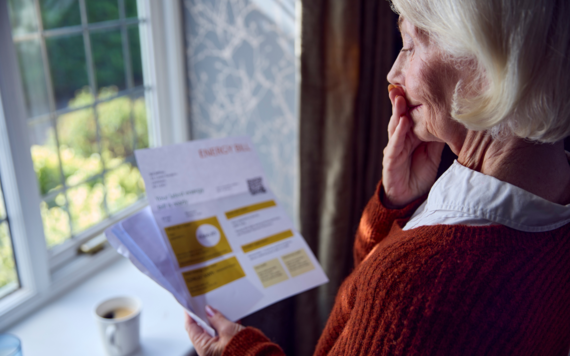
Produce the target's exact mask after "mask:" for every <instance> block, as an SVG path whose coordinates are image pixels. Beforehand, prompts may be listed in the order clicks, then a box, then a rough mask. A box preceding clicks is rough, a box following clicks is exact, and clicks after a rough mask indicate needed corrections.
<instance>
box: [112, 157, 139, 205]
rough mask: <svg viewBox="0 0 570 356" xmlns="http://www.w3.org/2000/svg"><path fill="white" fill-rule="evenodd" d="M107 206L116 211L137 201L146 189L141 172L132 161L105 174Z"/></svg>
mask: <svg viewBox="0 0 570 356" xmlns="http://www.w3.org/2000/svg"><path fill="white" fill-rule="evenodd" d="M105 186H106V187H107V206H108V207H109V212H110V213H115V212H117V211H120V210H121V209H124V208H126V207H127V206H129V205H131V204H132V203H134V202H136V201H137V200H138V199H139V198H140V197H141V196H142V195H143V191H144V186H143V184H142V177H141V174H140V172H139V170H138V168H137V167H136V166H134V165H133V164H132V163H125V164H122V165H120V166H119V167H118V168H116V169H113V170H112V171H110V172H108V173H107V175H106V176H105Z"/></svg>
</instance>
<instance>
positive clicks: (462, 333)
mask: <svg viewBox="0 0 570 356" xmlns="http://www.w3.org/2000/svg"><path fill="white" fill-rule="evenodd" d="M380 187H381V184H379V188H380ZM381 194H382V191H381V189H380V190H379V191H377V192H376V194H375V195H374V197H373V198H372V199H371V200H370V202H369V203H368V206H367V207H366V209H365V211H364V213H363V215H362V219H361V221H360V226H359V229H358V232H357V234H356V242H355V247H354V256H355V261H356V267H355V269H354V271H353V272H352V274H351V275H350V276H349V277H348V278H347V279H346V280H345V281H344V283H343V285H342V287H341V288H340V290H339V292H338V295H337V297H336V303H335V306H334V308H333V310H332V312H331V315H330V317H329V320H328V322H327V325H326V327H325V330H324V331H323V334H322V336H321V338H320V340H319V343H318V345H317V348H316V351H315V355H560V356H568V353H569V351H570V224H567V225H566V226H563V227H561V228H559V229H557V230H554V231H550V232H544V233H526V232H521V231H517V230H513V229H510V228H507V227H504V226H499V225H494V226H482V227H475V226H464V225H435V226H424V227H420V228H417V229H412V230H409V231H403V230H402V227H403V226H404V225H405V222H406V221H407V219H409V217H410V216H411V214H412V213H413V212H414V210H415V209H416V208H417V207H418V206H419V204H420V203H421V200H418V201H416V202H414V203H412V204H410V205H409V206H407V207H406V208H403V209H399V210H391V209H387V208H385V207H384V206H383V205H382V203H381V200H382V199H381V197H380V195H381ZM224 355H256V356H260V355H283V351H282V350H281V349H280V348H279V346H277V345H276V344H274V343H271V341H270V340H268V339H267V338H266V337H265V336H264V335H263V334H262V333H261V332H260V331H259V330H257V329H254V328H246V329H244V330H242V331H241V332H240V333H238V334H237V335H236V336H234V337H233V338H232V339H231V340H230V343H229V344H228V345H227V347H226V349H225V350H224Z"/></svg>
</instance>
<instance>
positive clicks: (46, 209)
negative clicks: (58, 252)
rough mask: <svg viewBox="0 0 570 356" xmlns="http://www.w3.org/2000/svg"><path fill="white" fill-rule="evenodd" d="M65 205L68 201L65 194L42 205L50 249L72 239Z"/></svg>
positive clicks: (45, 231)
mask: <svg viewBox="0 0 570 356" xmlns="http://www.w3.org/2000/svg"><path fill="white" fill-rule="evenodd" d="M65 205H66V199H65V195H64V194H63V193H60V194H57V195H56V196H55V197H54V198H51V199H47V200H46V201H43V202H42V203H41V205H40V211H41V213H42V221H43V224H44V234H45V237H46V244H47V246H48V248H51V247H54V246H56V245H59V244H61V243H63V242H65V241H66V240H68V239H69V238H70V237H71V228H70V225H69V214H68V213H67V210H66V207H65Z"/></svg>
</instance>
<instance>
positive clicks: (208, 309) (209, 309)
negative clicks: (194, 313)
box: [206, 305, 216, 317]
mask: <svg viewBox="0 0 570 356" xmlns="http://www.w3.org/2000/svg"><path fill="white" fill-rule="evenodd" d="M206 314H208V316H209V317H213V316H214V315H215V314H216V313H215V312H214V309H212V308H211V307H210V306H209V305H206Z"/></svg>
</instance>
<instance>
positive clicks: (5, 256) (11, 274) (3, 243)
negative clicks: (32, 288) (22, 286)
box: [0, 222, 19, 298]
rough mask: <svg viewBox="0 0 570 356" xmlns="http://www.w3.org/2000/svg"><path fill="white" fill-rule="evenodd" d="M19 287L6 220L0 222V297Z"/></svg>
mask: <svg viewBox="0 0 570 356" xmlns="http://www.w3.org/2000/svg"><path fill="white" fill-rule="evenodd" d="M18 287H19V281H18V273H17V272H16V261H15V259H14V253H13V250H12V240H11V238H10V228H9V226H8V223H7V222H3V223H0V298H2V297H4V296H6V295H7V294H9V293H11V292H13V291H15V290H16V289H18Z"/></svg>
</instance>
